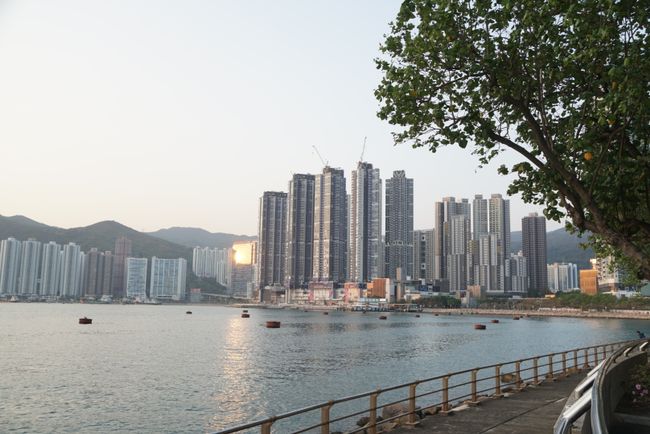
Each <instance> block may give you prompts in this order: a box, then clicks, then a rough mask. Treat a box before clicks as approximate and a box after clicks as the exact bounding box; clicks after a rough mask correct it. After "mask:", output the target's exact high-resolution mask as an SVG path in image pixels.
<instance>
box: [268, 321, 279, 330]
mask: <svg viewBox="0 0 650 434" xmlns="http://www.w3.org/2000/svg"><path fill="white" fill-rule="evenodd" d="M266 328H267V329H279V328H280V321H267V322H266Z"/></svg>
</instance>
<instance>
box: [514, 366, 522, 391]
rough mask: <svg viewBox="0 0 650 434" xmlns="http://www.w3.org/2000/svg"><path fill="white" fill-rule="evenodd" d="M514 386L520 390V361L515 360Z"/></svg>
mask: <svg viewBox="0 0 650 434" xmlns="http://www.w3.org/2000/svg"><path fill="white" fill-rule="evenodd" d="M515 384H516V385H517V389H521V361H520V360H517V361H516V362H515Z"/></svg>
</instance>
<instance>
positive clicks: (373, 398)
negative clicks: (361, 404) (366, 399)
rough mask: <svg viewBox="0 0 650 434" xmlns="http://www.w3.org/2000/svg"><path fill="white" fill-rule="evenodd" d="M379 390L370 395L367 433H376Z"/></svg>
mask: <svg viewBox="0 0 650 434" xmlns="http://www.w3.org/2000/svg"><path fill="white" fill-rule="evenodd" d="M378 397H379V390H377V392H375V393H373V394H372V395H370V420H369V421H368V425H369V426H368V429H367V431H368V434H377V398H378Z"/></svg>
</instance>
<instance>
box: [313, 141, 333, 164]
mask: <svg viewBox="0 0 650 434" xmlns="http://www.w3.org/2000/svg"><path fill="white" fill-rule="evenodd" d="M311 147H312V148H314V151H316V155H318V158H320V161H321V163H323V166H327V165H328V163H329V161H325V160H323V157H322V156H321V154H320V152H318V148H317V147H316V145H311Z"/></svg>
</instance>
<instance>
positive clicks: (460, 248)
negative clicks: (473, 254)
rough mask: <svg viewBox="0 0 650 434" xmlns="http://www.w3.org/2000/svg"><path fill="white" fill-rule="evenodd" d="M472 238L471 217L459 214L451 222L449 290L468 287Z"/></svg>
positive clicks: (453, 290)
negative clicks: (468, 267) (469, 250)
mask: <svg viewBox="0 0 650 434" xmlns="http://www.w3.org/2000/svg"><path fill="white" fill-rule="evenodd" d="M470 240H471V225H470V219H469V217H468V216H467V215H466V214H457V215H454V216H452V217H451V220H450V222H449V250H448V254H447V278H448V279H449V291H450V292H457V291H463V290H465V289H467V265H468V260H469V255H468V248H469V245H470Z"/></svg>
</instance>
